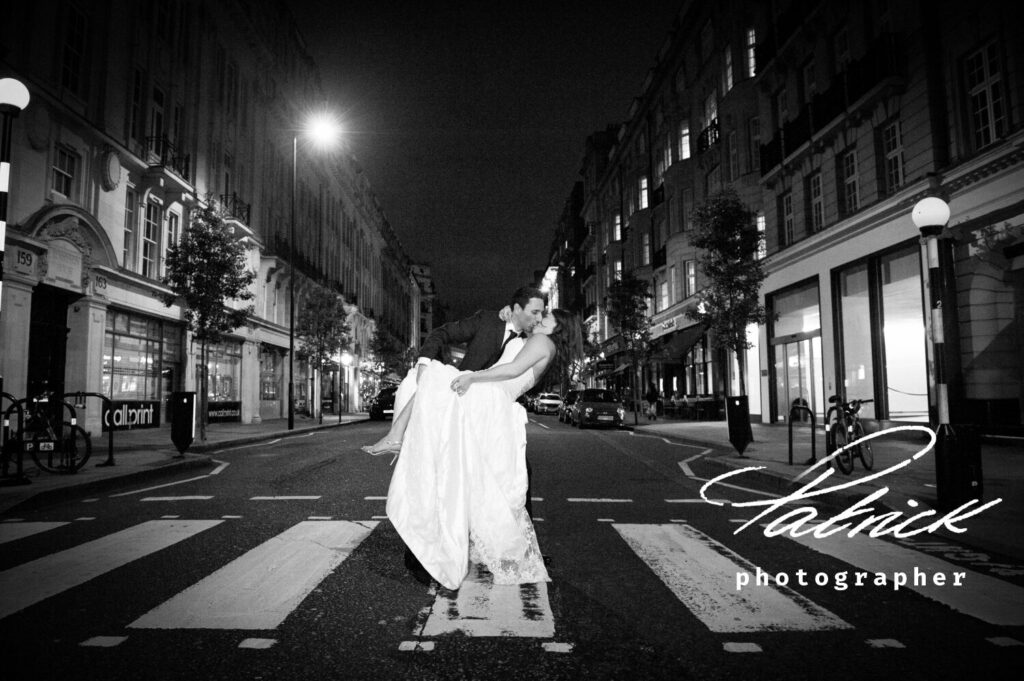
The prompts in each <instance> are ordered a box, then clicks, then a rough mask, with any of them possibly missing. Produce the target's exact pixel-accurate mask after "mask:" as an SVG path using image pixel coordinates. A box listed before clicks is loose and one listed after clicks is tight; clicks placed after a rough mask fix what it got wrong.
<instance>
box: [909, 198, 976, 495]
mask: <svg viewBox="0 0 1024 681" xmlns="http://www.w3.org/2000/svg"><path fill="white" fill-rule="evenodd" d="M949 215H950V212H949V205H948V204H947V203H946V202H945V201H943V200H942V199H940V198H938V197H937V196H929V197H926V198H924V199H921V200H920V201H918V202H917V204H916V205H915V206H914V210H913V213H911V219H912V220H913V221H914V225H915V226H916V227H917V228H918V229H919V230H920V231H921V238H922V240H923V242H924V248H925V257H926V259H927V263H928V288H929V290H930V293H931V295H930V304H931V308H930V315H931V319H930V321H931V330H932V332H931V340H932V348H933V352H932V364H933V369H932V374H933V377H934V383H935V413H934V419H933V424H934V430H935V436H936V442H935V473H936V475H935V483H936V484H935V492H936V496H937V498H938V505H939V507H940V508H942V509H943V510H952V509H953V508H956V507H957V506H959V505H961V504H962V503H964V502H966V501H967V500H968V499H970V498H977V499H980V498H981V456H980V445H979V443H978V440H977V434H976V431H975V430H974V429H973V428H971V427H969V426H957V427H956V428H955V429H954V427H953V426H952V425H951V424H950V420H949V419H950V409H949V381H950V380H951V379H954V378H955V376H954V374H955V372H956V369H955V367H956V362H955V361H954V360H955V358H954V357H952V354H953V352H947V351H946V342H945V333H946V330H947V329H949V330H951V331H952V332H954V333H955V329H956V325H955V324H954V323H953V316H952V315H953V314H954V312H955V305H956V299H955V296H953V297H951V296H949V295H947V292H946V287H947V282H948V281H949V279H950V275H951V274H952V271H951V267H952V253H951V251H950V249H951V248H952V241H951V240H950V239H949V238H940V237H941V234H942V232H943V230H944V229H945V228H946V224H947V223H948V222H949ZM951 298H952V299H951ZM947 321H949V322H950V323H949V324H947ZM954 347H955V346H954Z"/></svg>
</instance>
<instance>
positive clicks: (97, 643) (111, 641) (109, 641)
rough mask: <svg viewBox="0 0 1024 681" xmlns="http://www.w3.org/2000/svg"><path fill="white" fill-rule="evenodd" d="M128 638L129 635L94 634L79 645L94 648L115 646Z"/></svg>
mask: <svg viewBox="0 0 1024 681" xmlns="http://www.w3.org/2000/svg"><path fill="white" fill-rule="evenodd" d="M127 640H128V637H127V636H93V637H92V638H87V639H85V640H84V641H82V642H81V643H79V644H78V645H80V646H85V647H92V648H113V647H114V646H119V645H121V644H122V643H124V642H125V641H127Z"/></svg>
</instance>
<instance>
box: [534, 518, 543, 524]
mask: <svg viewBox="0 0 1024 681" xmlns="http://www.w3.org/2000/svg"><path fill="white" fill-rule="evenodd" d="M533 522H535V523H542V522H544V519H543V518H533Z"/></svg>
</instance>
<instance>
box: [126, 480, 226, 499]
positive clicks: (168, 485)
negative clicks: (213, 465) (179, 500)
mask: <svg viewBox="0 0 1024 681" xmlns="http://www.w3.org/2000/svg"><path fill="white" fill-rule="evenodd" d="M206 478H207V476H205V475H200V476H199V477H198V478H189V479H188V480H178V481H177V482H167V483H164V484H163V485H154V486H153V487H144V488H143V489H135V490H132V491H131V492H119V493H118V494H111V495H110V498H111V499H114V498H116V497H127V496H131V495H133V494H142V493H143V492H152V491H153V490H155V489H163V488H164V487H173V486H174V485H184V484H185V483H186V482H195V481H196V480H205V479H206Z"/></svg>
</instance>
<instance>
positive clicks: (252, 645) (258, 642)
mask: <svg viewBox="0 0 1024 681" xmlns="http://www.w3.org/2000/svg"><path fill="white" fill-rule="evenodd" d="M275 643H277V639H276V638H247V639H243V640H242V642H241V643H239V644H238V647H239V648H246V649H248V650H266V649H267V648H270V647H271V646H273V645H274V644H275Z"/></svg>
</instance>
